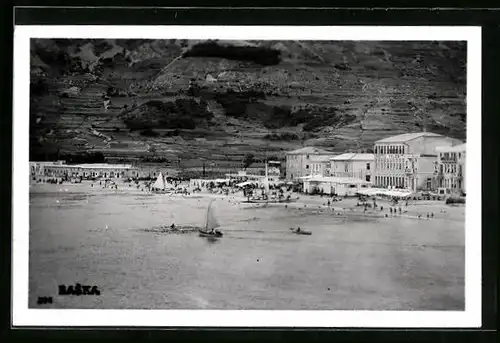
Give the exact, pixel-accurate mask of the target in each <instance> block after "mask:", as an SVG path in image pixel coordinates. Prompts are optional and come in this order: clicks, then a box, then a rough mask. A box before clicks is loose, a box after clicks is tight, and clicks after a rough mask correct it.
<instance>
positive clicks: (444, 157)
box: [436, 144, 466, 192]
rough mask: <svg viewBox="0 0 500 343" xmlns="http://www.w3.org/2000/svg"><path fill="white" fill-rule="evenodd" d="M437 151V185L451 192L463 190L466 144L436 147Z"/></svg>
mask: <svg viewBox="0 0 500 343" xmlns="http://www.w3.org/2000/svg"><path fill="white" fill-rule="evenodd" d="M437 152H438V163H437V168H436V169H437V170H436V183H437V186H438V187H439V188H445V189H447V190H450V191H451V192H458V191H462V192H465V152H466V144H461V145H457V146H453V147H438V148H437Z"/></svg>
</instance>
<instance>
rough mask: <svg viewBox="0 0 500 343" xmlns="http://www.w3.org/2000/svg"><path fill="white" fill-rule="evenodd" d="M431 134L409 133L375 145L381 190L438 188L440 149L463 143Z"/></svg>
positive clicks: (378, 181)
mask: <svg viewBox="0 0 500 343" xmlns="http://www.w3.org/2000/svg"><path fill="white" fill-rule="evenodd" d="M460 143H461V142H459V141H458V140H456V139H453V138H450V137H445V136H442V135H438V134H435V133H431V132H417V133H407V134H402V135H398V136H392V137H388V138H384V139H381V140H379V141H377V142H375V147H374V152H375V179H374V184H375V185H377V186H379V187H395V188H405V189H411V190H413V191H417V190H423V189H426V190H431V189H433V188H435V186H436V185H435V184H434V181H433V180H434V172H435V168H436V164H437V152H436V148H437V147H438V146H442V147H451V146H454V145H457V144H460Z"/></svg>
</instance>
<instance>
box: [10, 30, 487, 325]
mask: <svg viewBox="0 0 500 343" xmlns="http://www.w3.org/2000/svg"><path fill="white" fill-rule="evenodd" d="M94 28H95V27H94ZM20 29H21V28H20ZM22 29H24V31H22V32H20V33H19V37H17V38H19V42H18V39H17V38H16V42H15V44H16V49H17V50H16V52H15V54H17V55H15V60H14V64H15V72H16V73H17V72H19V73H18V74H15V76H14V78H15V81H14V82H15V88H14V96H15V101H14V105H15V106H14V113H15V116H14V122H15V123H14V126H15V131H14V135H15V138H14V142H15V143H14V144H15V147H14V153H15V161H14V163H15V164H14V174H15V175H14V180H15V182H18V184H22V185H20V186H19V187H18V186H16V188H15V193H22V194H20V195H19V194H18V195H17V197H18V198H17V199H18V200H19V203H20V202H23V201H24V202H23V205H22V206H21V205H19V206H17V209H16V205H14V207H15V209H14V222H16V220H17V219H16V218H18V219H19V221H18V222H17V223H18V224H17V225H16V224H15V225H14V232H13V237H14V246H13V247H14V248H13V249H14V250H13V251H14V256H13V259H14V261H18V262H19V264H15V265H14V266H15V267H14V285H16V283H17V285H19V287H14V288H15V289H14V293H16V292H17V293H18V295H19V297H20V298H19V299H20V300H19V301H20V303H19V304H18V305H14V306H19V307H18V308H19V311H18V312H17V313H18V318H19V320H20V322H26V321H28V320H30V319H29V318H31V320H35V319H34V318H38V319H36V320H37V321H39V322H43V323H49V322H50V323H54V324H55V323H68V320H70V319H69V318H70V317H71V316H72V315H71V314H69V313H70V312H68V314H64V313H65V312H60V311H59V312H60V313H59V314H57V316H58V317H57V318H59V319H56V317H51V316H52V314H54V316H55V312H56V311H53V310H95V311H91V312H86V314H85V315H84V317H85V318H86V320H89V321H90V322H91V323H92V325H99V324H98V323H96V322H95V320H94V319H95V318H97V317H99V316H100V318H105V317H112V318H108V319H109V320H111V321H113V320H114V321H115V322H116V323H118V320H119V319H118V318H125V317H127V311H122V312H121V313H123V314H120V313H118V312H119V311H118V310H165V311H167V312H165V313H167V314H166V316H169V315H168V313H172V314H171V315H170V317H168V318H169V319H168V320H166V321H165V322H162V323H163V325H167V326H168V325H173V324H171V323H176V325H184V324H182V323H180V319H179V318H183V320H185V321H189V318H192V321H191V322H189V323H186V324H185V325H187V324H189V325H212V324H213V323H215V324H213V325H216V324H217V323H225V324H227V323H226V322H225V321H224V320H228V321H229V320H231V318H232V319H233V320H236V319H238V318H240V319H241V321H240V322H238V325H244V323H243V319H242V318H245V317H243V316H244V315H245V313H249V315H250V314H251V316H252V318H253V319H254V320H256V321H257V322H258V323H259V325H265V323H264V319H261V318H264V317H265V318H267V319H266V320H267V323H270V324H269V325H270V326H273V325H281V326H283V323H285V321H284V320H285V319H281V321H280V319H277V318H279V316H280V313H281V312H285V313H286V318H288V319H289V320H290V323H293V326H301V325H304V326H332V327H335V326H337V325H340V326H342V325H343V326H355V325H357V322H356V318H357V321H358V322H360V323H361V322H363V320H362V319H360V317H359V316H360V314H359V313H363V315H366V316H369V318H371V320H375V321H376V320H379V322H378V323H377V324H378V326H380V323H381V321H383V320H389V319H388V318H389V317H384V313H388V314H390V316H391V317H390V318H392V319H396V320H397V319H398V318H399V320H404V319H405V318H410V317H405V316H417V315H421V316H422V319H421V320H420V322H419V321H418V320H417V322H416V323H417V324H418V323H420V324H422V323H424V324H423V325H430V326H432V325H433V324H435V323H445V321H444V319H442V318H445V317H446V315H447V314H449V316H450V318H452V321H453V320H455V322H450V324H449V325H451V326H453V325H462V324H464V323H465V320H469V321H470V320H471V318H472V319H473V320H472V322H474V323H478V321H477V315H478V313H479V312H480V307H481V303H480V275H481V271H480V269H481V268H480V266H481V265H480V245H479V243H478V242H479V241H480V237H481V228H480V225H475V224H474V223H480V201H481V198H480V196H481V189H480V171H481V169H480V168H481V166H480V162H481V160H480V156H481V150H480V141H481V136H480V134H481V132H480V116H481V113H480V85H481V76H480V72H479V73H477V70H480V69H478V68H480V66H477V65H475V64H476V63H480V51H477V50H478V47H479V50H480V42H479V45H478V43H477V42H475V41H474V39H473V38H477V37H479V39H480V34H479V35H478V34H477V33H478V32H477V31H474V29H473V28H472V29H471V28H469V29H465V28H462V29H460V28H456V30H457V33H456V34H455V33H454V32H455V31H453V28H427V29H426V30H421V31H418V30H419V29H417V28H415V29H412V28H410V27H407V28H398V27H392V28H389V27H386V28H380V27H371V28H370V27H365V28H364V31H363V30H361V28H355V27H353V28H352V29H353V30H352V32H353V33H350V32H351V31H349V28H342V29H341V30H339V31H341V32H343V34H337V36H336V33H335V32H336V29H335V28H333V27H325V28H323V31H322V32H324V33H323V34H321V35H315V33H314V32H319V31H318V30H319V28H315V30H313V31H311V29H310V28H307V27H304V28H303V30H301V29H300V28H295V29H293V30H292V29H290V30H289V31H286V28H283V27H282V28H280V29H279V30H277V31H276V32H275V33H274V35H273V27H260V28H259V27H257V28H244V27H239V28H238V27H233V28H231V27H228V28H223V27H222V28H216V27H212V28H210V27H191V28H190V29H189V30H186V32H188V33H186V34H185V35H183V34H182V32H183V31H182V28H181V27H177V28H176V29H175V30H174V29H170V28H168V27H165V28H163V29H162V28H156V29H155V30H156V31H155V34H153V35H147V34H142V35H141V32H145V30H146V29H147V28H146V27H140V28H134V27H128V30H123V31H122V30H111V33H107V31H106V30H105V27H102V28H100V31H98V30H97V29H94V30H92V28H89V29H88V30H87V28H85V27H81V28H78V29H79V30H81V31H78V30H77V27H68V28H67V30H66V28H65V27H58V28H57V29H54V28H53V29H48V30H46V31H44V30H43V29H44V27H38V28H37V27H26V28H22ZM434 29H435V30H434ZM149 30H153V29H152V28H149ZM162 30H163V31H162ZM308 30H309V31H311V33H308ZM412 30H413V31H412ZM468 30H469V31H468ZM19 31H21V30H19ZM87 31H88V33H87V34H86V32H87ZM284 31H286V32H287V34H282V32H284ZM116 32H119V34H118V35H117V34H116ZM150 32H152V31H150ZM404 32H406V33H410V34H409V36H408V37H409V38H408V39H405V38H404ZM127 33H130V34H129V35H127ZM264 33H267V34H268V36H264ZM391 33H392V36H391ZM479 33H480V31H479ZM294 35H296V36H297V37H296V38H294ZM162 37H163V38H162ZM259 37H260V39H258V38H259ZM328 37H330V38H328ZM349 37H352V38H349ZM363 37H366V38H363ZM471 37H472V38H471ZM18 43H19V44H18ZM471 49H473V50H471ZM477 54H479V55H477ZM28 64H29V65H28ZM471 70H473V71H476V72H472V71H471ZM16 78H17V80H16ZM18 90H19V92H18ZM478 128H479V129H478ZM18 133H19V135H23V136H22V137H20V136H19V135H18ZM16 142H21V143H22V144H23V147H19V145H17V147H16ZM16 149H18V150H16ZM16 151H17V152H16ZM28 161H29V170H28ZM471 161H472V162H471ZM478 161H479V163H478ZM28 174H29V175H28ZM16 180H17V181H16ZM28 185H29V186H28ZM14 197H16V195H14ZM16 216H17V217H16ZM466 218H467V220H466ZM16 238H17V241H16ZM466 247H467V249H466ZM18 254H19V255H18ZM17 256H20V257H17ZM474 256H476V257H474ZM473 258H477V259H478V260H477V263H479V264H477V265H476V264H475V263H476V262H474V260H472V259H473ZM16 268H19V270H21V269H22V271H18V272H16ZM16 273H18V274H17V275H16ZM466 275H467V277H469V278H471V279H470V280H467V279H466ZM23 278H24V279H23ZM23 302H26V304H23ZM14 303H16V300H14ZM23 306H24V307H23ZM21 307H22V310H21ZM33 310H36V314H30V313H34V312H33ZM100 310H117V311H116V313H117V314H116V316H115V314H113V315H109V314H106V311H100ZM195 310H196V311H195ZM218 310H225V311H224V312H222V313H227V314H225V315H222V314H220V313H221V312H220V311H218ZM264 310H266V312H263V311H264ZM270 310H273V311H272V312H269V311H270ZM30 311H31V312H30ZM213 311H216V312H217V313H219V314H218V316H216V317H213V316H208V313H215V312H213ZM274 311H276V312H275V313H274V314H273V312H274ZM471 311H472V312H471ZM330 312H331V313H332V315H329V314H328V313H330ZM21 313H24V315H25V316H26V318H27V319H21ZM82 313H83V312H82ZM91 313H92V314H91ZM134 313H136V315H137V318H136V319H137V320H138V323H143V324H144V323H145V321H146V319H144V318H145V317H143V318H142V319H141V318H140V317H141V316H143V315H142V314H140V313H143V312H134ZM162 313H164V312H162ZM175 313H179V315H175ZM203 313H207V316H208V317H210V318H206V317H203ZM229 313H233V314H234V316H233V315H229ZM264 313H266V314H265V315H264ZM333 314H335V316H333ZM82 315H83V314H82ZM479 315H480V313H479ZM14 316H15V317H16V312H15V313H14ZM148 316H153V314H152V313H151V312H150V313H148ZM219 316H222V317H219ZM321 316H322V319H321V318H319V317H321ZM172 317H173V318H172ZM273 317H275V318H274V319H273ZM93 318H94V319H93ZM129 318H130V317H129ZM163 318H166V317H163ZM196 318H198V319H196ZM203 318H204V319H203ZM282 318H285V317H282ZM318 318H319V319H318ZM377 318H378V319H377ZM384 318H385V319H384ZM411 318H417V317H411ZM418 318H420V317H418ZM58 320H61V322H59V321H58ZM160 320H161V319H156V322H155V323H160ZM197 320H198V322H195V321H197ZM248 320H250V319H248ZM360 320H361V321H360ZM367 320H368V319H367ZM74 321H75V322H78V321H79V319H76V317H75V318H74ZM128 323H131V321H130V320H129V321H128ZM207 323H208V324H207ZM210 323H212V324H210ZM247 323H249V324H248V325H252V324H251V323H250V322H247ZM273 323H274V324H273ZM413 323H415V322H405V325H413ZM425 323H427V324H425ZM453 323H455V324H453ZM285 324H286V323H285ZM363 324H365V325H366V322H363ZM390 324H391V325H393V324H394V323H390ZM68 325H69V324H68ZM75 325H79V324H76V323H75ZM138 325H142V324H138ZM146 325H147V322H146ZM245 325H246V324H245Z"/></svg>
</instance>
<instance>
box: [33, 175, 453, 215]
mask: <svg viewBox="0 0 500 343" xmlns="http://www.w3.org/2000/svg"><path fill="white" fill-rule="evenodd" d="M45 181H46V182H47V183H58V184H61V183H62V181H63V180H56V179H54V180H45ZM123 181H124V185H123V186H122V185H120V186H119V185H118V183H117V182H116V181H113V180H110V179H105V180H93V181H90V187H91V188H97V187H99V188H102V189H110V190H118V189H119V188H121V189H123V190H127V189H134V190H137V191H141V192H147V193H154V190H153V189H152V185H153V182H154V181H152V180H141V181H140V180H136V179H127V180H123ZM63 182H67V181H63ZM37 183H39V182H38V181H37ZM86 183H87V184H88V183H89V182H86ZM172 186H173V187H174V188H175V189H174V191H173V192H171V193H175V194H182V195H191V194H195V193H200V194H205V195H211V196H217V197H219V196H220V197H222V198H231V199H232V200H233V201H234V202H235V203H237V202H239V200H243V199H245V198H246V197H247V196H248V194H249V193H250V194H259V190H260V188H259V187H245V188H241V187H238V186H237V185H236V183H230V184H227V183H223V184H209V185H207V186H208V187H203V188H200V187H189V183H188V182H186V181H180V180H179V181H175V180H174V181H173V182H172ZM270 192H271V193H275V194H278V195H279V194H284V192H289V194H288V197H290V194H292V193H296V194H297V193H299V194H297V195H300V197H299V198H300V200H299V201H298V202H296V203H294V204H287V205H285V206H286V207H288V206H289V205H290V206H293V207H298V208H299V209H305V208H307V206H308V204H309V206H311V205H312V206H314V203H316V202H317V201H318V200H319V201H320V204H321V203H322V205H323V206H319V208H323V210H324V209H325V208H328V209H331V212H332V213H336V214H338V215H341V214H342V213H344V214H347V213H357V214H363V215H366V216H377V217H385V218H391V217H409V218H415V219H433V218H435V216H436V214H435V212H434V211H419V210H418V208H419V206H415V207H414V206H412V205H416V204H424V203H425V201H418V200H417V201H412V200H410V201H409V200H408V199H405V200H401V199H396V198H392V199H377V198H375V197H371V198H368V197H367V196H361V195H360V196H357V197H356V198H348V197H339V196H336V195H319V196H318V195H308V194H305V193H302V192H297V189H296V188H295V187H294V186H292V185H280V186H273V187H271V189H270ZM314 199H317V200H314ZM339 205H340V206H339ZM440 207H441V206H439V205H438V206H434V210H436V211H438V210H439V212H440V213H446V210H445V209H443V208H440ZM410 208H411V211H410ZM410 212H411V213H410Z"/></svg>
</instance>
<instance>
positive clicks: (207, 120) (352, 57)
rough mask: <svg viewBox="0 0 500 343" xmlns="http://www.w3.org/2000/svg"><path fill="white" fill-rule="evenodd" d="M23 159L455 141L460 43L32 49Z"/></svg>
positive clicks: (189, 157)
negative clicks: (425, 133)
mask: <svg viewBox="0 0 500 343" xmlns="http://www.w3.org/2000/svg"><path fill="white" fill-rule="evenodd" d="M31 48H32V49H31V53H32V56H31V57H32V58H31V98H30V103H31V122H30V129H31V154H32V157H31V158H32V159H40V158H54V157H55V156H56V155H57V154H59V156H63V157H64V155H65V154H68V153H81V152H84V151H94V152H97V151H98V152H102V153H103V154H104V155H105V156H106V157H114V158H115V159H121V160H123V161H125V160H129V161H131V160H141V159H142V160H144V159H149V160H151V159H153V160H154V159H156V160H159V161H162V163H165V161H169V162H173V161H178V160H179V159H181V160H182V164H183V165H184V166H185V167H191V166H195V165H199V164H200V163H201V162H200V159H206V160H209V161H212V162H215V163H217V164H218V165H228V166H233V165H238V166H239V165H240V164H241V160H242V159H243V156H244V155H245V154H247V153H252V154H254V155H255V156H256V157H257V159H260V158H265V157H266V156H268V157H269V156H270V155H272V156H275V157H282V156H283V153H284V151H286V150H289V149H295V148H298V147H300V146H302V145H316V146H321V147H324V148H328V149H331V150H333V151H338V152H343V151H345V150H350V151H365V150H367V149H370V148H371V147H372V145H373V141H374V140H377V139H380V138H382V137H386V136H389V135H395V134H400V133H404V132H413V131H420V130H422V124H423V115H424V114H427V115H428V119H427V122H428V130H429V131H433V132H437V133H443V134H447V135H449V136H451V137H455V138H459V139H465V126H466V125H465V85H466V80H465V56H466V46H465V43H461V42H444V43H443V42H298V41H284V42H275V41H268V42H246V41H237V42H235V41H231V42H217V41H213V42H208V43H207V42H196V41H182V40H47V39H43V40H42V39H37V40H33V41H32V47H31Z"/></svg>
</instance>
